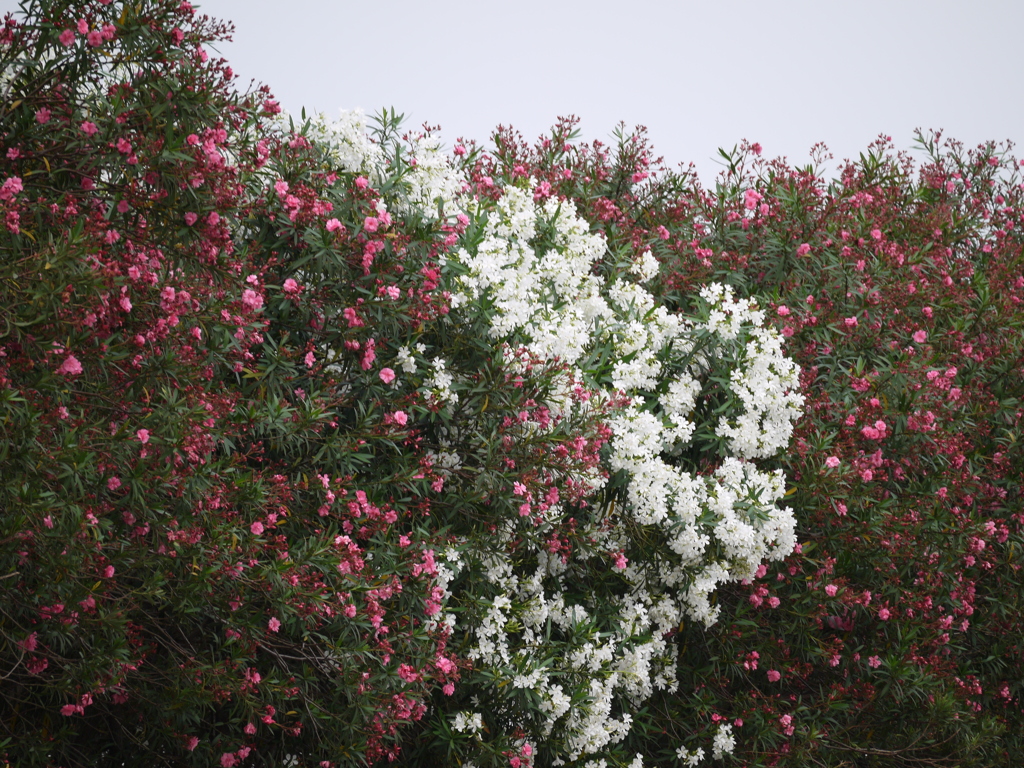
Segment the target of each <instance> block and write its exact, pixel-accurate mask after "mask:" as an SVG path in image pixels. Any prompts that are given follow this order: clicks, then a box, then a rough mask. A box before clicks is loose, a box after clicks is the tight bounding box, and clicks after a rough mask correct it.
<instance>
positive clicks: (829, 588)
mask: <svg viewBox="0 0 1024 768" xmlns="http://www.w3.org/2000/svg"><path fill="white" fill-rule="evenodd" d="M837 591H839V590H838V588H837V587H836V585H835V584H826V585H825V594H826V595H828V596H829V597H835V596H836V592H837Z"/></svg>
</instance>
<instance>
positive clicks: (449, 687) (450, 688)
mask: <svg viewBox="0 0 1024 768" xmlns="http://www.w3.org/2000/svg"><path fill="white" fill-rule="evenodd" d="M441 690H442V691H443V692H444V695H445V696H451V695H452V694H454V693H455V684H454V683H445V686H444V687H443V688H442V689H441Z"/></svg>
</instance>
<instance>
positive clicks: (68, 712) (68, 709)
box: [60, 704, 78, 717]
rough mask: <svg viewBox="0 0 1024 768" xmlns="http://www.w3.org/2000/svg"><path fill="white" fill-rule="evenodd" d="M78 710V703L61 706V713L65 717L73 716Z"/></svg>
mask: <svg viewBox="0 0 1024 768" xmlns="http://www.w3.org/2000/svg"><path fill="white" fill-rule="evenodd" d="M77 711H78V706H77V705H76V704H65V705H64V706H63V707H61V708H60V713H61V714H62V715H64V717H71V716H72V715H73V714H75V712H77Z"/></svg>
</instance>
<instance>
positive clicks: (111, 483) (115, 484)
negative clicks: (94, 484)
mask: <svg viewBox="0 0 1024 768" xmlns="http://www.w3.org/2000/svg"><path fill="white" fill-rule="evenodd" d="M120 487H121V478H119V477H117V476H116V475H115V476H114V477H111V478H110V479H109V480H107V488H109V489H110V490H112V491H116V490H117V489H118V488H120Z"/></svg>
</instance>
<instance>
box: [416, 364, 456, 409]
mask: <svg viewBox="0 0 1024 768" xmlns="http://www.w3.org/2000/svg"><path fill="white" fill-rule="evenodd" d="M446 367H447V363H445V361H444V359H443V358H440V357H435V358H434V359H433V360H432V361H431V363H430V370H431V371H432V373H431V374H430V376H428V377H427V378H426V379H425V380H424V382H423V388H422V391H423V393H424V394H425V395H426V396H427V397H429V398H430V399H432V400H435V401H437V402H440V403H447V404H451V405H454V404H455V403H457V402H459V395H458V393H456V392H452V389H451V387H452V382H453V381H454V379H453V378H452V375H451V374H450V373H448V371H447V370H446Z"/></svg>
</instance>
